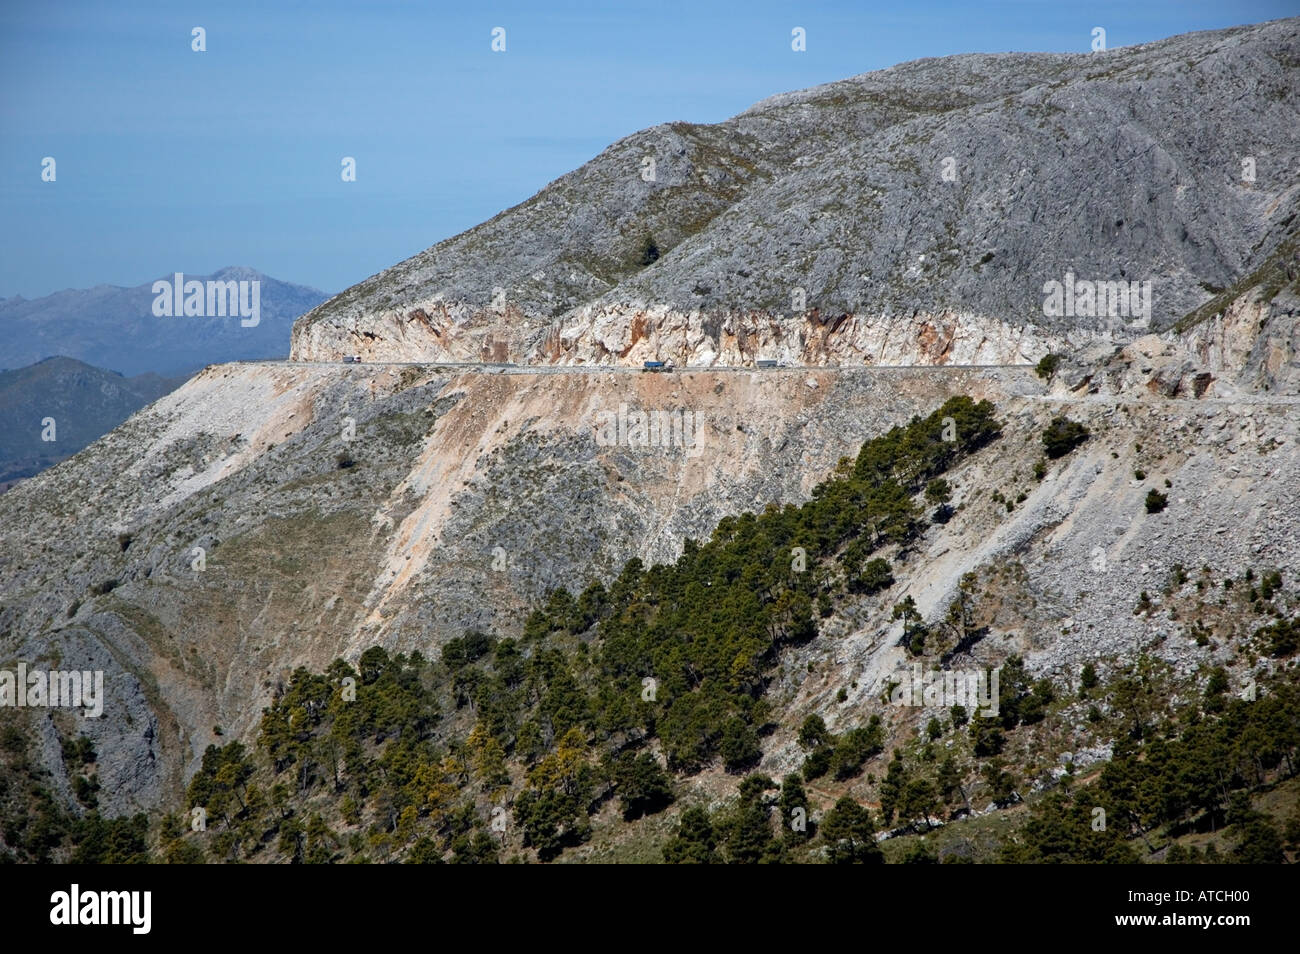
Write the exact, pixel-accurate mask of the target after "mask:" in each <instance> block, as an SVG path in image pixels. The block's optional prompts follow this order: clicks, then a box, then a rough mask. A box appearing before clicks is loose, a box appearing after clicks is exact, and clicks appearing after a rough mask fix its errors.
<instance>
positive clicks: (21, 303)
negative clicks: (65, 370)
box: [0, 267, 326, 376]
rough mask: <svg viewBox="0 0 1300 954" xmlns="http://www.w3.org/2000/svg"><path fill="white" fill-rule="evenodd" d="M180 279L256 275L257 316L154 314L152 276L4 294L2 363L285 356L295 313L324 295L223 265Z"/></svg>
mask: <svg viewBox="0 0 1300 954" xmlns="http://www.w3.org/2000/svg"><path fill="white" fill-rule="evenodd" d="M173 279H174V275H171V274H168V275H163V276H160V280H162V281H166V282H168V283H169V284H170V283H171V282H172V281H173ZM184 279H185V280H186V281H189V280H194V281H201V282H205V283H206V282H208V281H221V282H231V281H234V282H252V281H258V282H260V283H261V285H260V287H259V292H260V294H259V305H260V315H259V318H260V320H259V321H258V322H257V324H256V325H253V326H251V327H248V326H245V324H243V323H242V322H241V320H240V318H239V317H238V316H234V317H230V316H225V317H197V316H190V317H157V316H156V315H155V309H154V307H153V306H154V302H155V300H156V299H157V298H158V295H157V294H155V292H154V290H153V286H154V283H153V282H146V283H145V284H143V285H137V286H135V287H134V288H122V287H119V286H117V285H97V286H96V287H94V288H84V289H68V290H66V291H61V292H55V293H54V294H53V295H46V296H45V297H44V298H37V299H35V300H32V301H29V300H27V299H25V298H22V297H21V296H19V297H16V298H4V299H0V335H2V336H3V340H4V342H5V348H4V351H3V353H0V369H11V368H21V367H24V366H26V365H29V364H33V363H35V362H37V361H41V360H42V359H44V358H48V357H50V356H52V355H64V356H67V357H70V358H76V359H78V360H80V361H88V362H92V363H93V364H94V365H96V366H97V367H102V368H110V369H112V370H113V371H118V372H121V373H122V374H124V375H137V374H143V373H145V372H154V373H156V374H161V375H165V376H175V375H188V374H190V373H192V372H194V371H197V370H198V369H199V368H202V367H203V366H205V365H208V364H214V363H218V362H224V361H240V360H249V359H254V358H278V357H286V356H287V355H288V353H289V333H290V330H291V328H292V327H293V321H294V319H295V318H297V317H298V316H299V315H301V314H303V313H304V312H306V311H309V310H310V309H312V308H314V307H315V306H316V305H318V304H320V303H321V302H322V301H324V300H325V298H326V296H325V294H324V293H323V292H321V291H318V290H317V289H315V288H308V287H306V286H304V285H293V284H290V283H289V282H282V281H279V280H277V279H274V278H271V277H270V276H268V275H264V274H262V273H261V272H259V271H256V270H255V269H252V268H243V267H231V268H223V269H221V270H220V271H218V272H216V273H214V274H212V275H188V274H186V275H185V276H184ZM159 310H161V309H159ZM167 310H168V311H172V310H173V309H167Z"/></svg>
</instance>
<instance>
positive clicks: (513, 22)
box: [0, 0, 1295, 298]
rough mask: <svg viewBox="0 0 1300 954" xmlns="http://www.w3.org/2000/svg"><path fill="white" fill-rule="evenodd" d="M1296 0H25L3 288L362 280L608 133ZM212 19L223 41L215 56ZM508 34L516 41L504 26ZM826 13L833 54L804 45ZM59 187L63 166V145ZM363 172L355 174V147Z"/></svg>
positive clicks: (1253, 18) (1, 138)
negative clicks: (49, 163)
mask: <svg viewBox="0 0 1300 954" xmlns="http://www.w3.org/2000/svg"><path fill="white" fill-rule="evenodd" d="M1294 12H1295V4H1294V2H1293V0H1291V2H1280V0H1278V2H1275V0H1204V2H1200V0H1144V2H1142V3H1137V2H1134V0H1122V2H1093V3H1079V2H1073V0H1047V2H1030V0H1020V2H1013V0H1005V2H998V3H976V2H961V0H957V2H926V0H903V2H899V0H889V2H874V0H871V2H856V3H818V2H807V0H802V2H787V3H774V2H766V0H738V2H734V3H710V2H707V0H693V2H681V3H678V2H664V0H653V2H642V3H634V2H617V3H616V2H605V3H589V2H588V3H584V2H579V0H562V2H556V0H527V2H520V3H477V2H471V3H447V4H443V3H436V2H421V0H398V2H376V0H353V2H347V3H340V2H330V0H311V2H303V3H296V2H274V0H262V2H256V3H241V2H221V3H211V4H206V3H186V2H183V0H168V2H165V3H156V4H155V3H131V2H129V0H121V2H111V3H53V4H48V3H32V4H19V3H8V4H5V5H4V6H3V8H2V9H0V170H3V178H2V179H0V221H2V222H3V228H2V229H0V296H11V295H15V294H22V295H24V296H26V297H28V298H34V297H38V296H41V295H46V294H49V293H50V292H52V291H56V290H59V289H62V288H68V287H86V286H91V285H96V284H100V283H109V284H115V285H135V284H139V283H142V282H145V281H147V280H152V279H154V278H156V277H158V276H160V275H163V274H170V273H172V272H175V271H184V272H190V273H193V274H198V273H207V272H212V271H215V270H216V269H217V268H220V267H221V266H223V265H250V266H253V267H255V268H258V269H261V270H262V271H264V272H266V273H268V274H270V275H273V276H275V277H276V278H281V279H285V280H288V281H295V282H301V283H303V284H308V285H314V286H316V287H318V288H320V289H322V290H324V291H327V292H337V291H340V290H342V289H343V288H345V287H347V286H348V285H351V284H353V283H355V282H358V281H360V280H362V279H364V278H366V277H367V276H369V275H371V274H373V273H375V272H377V271H379V270H380V269H382V268H385V267H387V266H388V265H391V264H393V263H395V262H398V261H400V260H401V259H403V258H406V257H407V256H409V255H412V254H414V253H415V252H418V251H420V250H421V249H424V248H427V247H428V246H430V245H432V244H433V243H434V242H437V241H439V240H441V239H443V238H446V237H447V236H449V235H454V234H455V233H457V232H460V231H462V230H464V229H466V228H468V227H470V226H472V225H474V224H476V223H478V222H480V221H482V220H484V219H486V218H489V217H491V216H493V215H495V214H496V213H497V212H499V211H501V210H502V209H505V208H508V207H509V206H512V205H514V204H516V203H518V202H521V201H523V200H524V199H526V198H528V197H529V196H530V195H532V194H533V193H534V192H536V191H537V190H538V189H540V188H541V187H542V186H544V185H545V184H546V183H547V182H549V181H550V180H551V179H554V178H555V177H556V176H558V175H561V174H562V173H564V172H567V171H568V170H570V169H573V168H574V167H576V166H579V165H581V164H582V163H583V162H585V161H586V160H588V159H590V158H591V157H592V156H594V155H596V154H597V153H598V152H600V151H601V149H603V148H604V147H605V146H606V145H608V144H609V143H611V142H613V141H614V140H615V139H618V138H619V137H621V136H625V135H627V134H628V133H631V132H634V131H636V130H638V129H641V128H644V127H646V126H651V125H654V124H656V123H661V122H670V121H674V120H688V121H692V122H716V121H718V120H721V119H725V118H726V117H728V116H730V115H733V114H734V113H736V112H739V111H740V110H742V109H744V108H745V107H747V106H749V105H751V104H752V103H754V102H755V101H757V100H759V99H763V98H764V97H767V96H770V95H772V94H774V93H778V92H784V91H786V90H791V89H798V88H801V87H805V86H811V85H814V84H817V83H824V82H828V81H830V80H835V79H841V78H843V77H846V76H851V75H853V74H855V73H861V72H865V71H867V70H873V69H879V68H882V67H886V66H890V65H893V64H895V63H899V62H902V61H905V60H910V59H916V58H917V57H922V56H943V55H947V54H950V53H964V52H972V51H987V52H996V51H1005V50H1050V51H1059V52H1086V51H1087V50H1088V49H1089V48H1090V44H1091V42H1092V34H1091V31H1092V29H1093V27H1095V26H1101V27H1103V28H1105V30H1106V39H1107V45H1108V46H1109V47H1111V48H1114V47H1116V46H1123V45H1129V44H1133V43H1142V42H1147V41H1149V40H1155V39H1160V38H1162V37H1165V36H1170V35H1173V34H1176V33H1184V32H1187V31H1189V30H1204V29H1214V28H1219V27H1225V26H1232V25H1236V24H1241V23H1253V22H1259V21H1263V20H1271V19H1275V18H1278V17H1282V16H1287V15H1291V14H1293V13H1294ZM196 26H197V27H203V28H204V29H205V30H206V45H207V51H206V52H202V53H197V52H194V51H193V50H192V49H191V43H192V36H191V30H192V28H194V27H196ZM498 26H499V27H503V28H504V29H505V31H506V34H505V41H506V49H505V52H503V53H494V52H493V51H492V49H491V43H492V30H493V28H494V27H498ZM796 26H798V27H803V28H804V30H805V31H806V34H807V51H806V52H801V53H796V52H794V51H792V50H791V42H790V40H791V30H792V29H793V28H794V27H796ZM46 156H50V157H53V158H54V159H55V162H56V166H55V169H56V175H57V178H56V181H54V182H43V181H42V180H41V171H42V160H43V158H44V157H46ZM345 156H351V157H354V158H355V159H356V171H357V181H355V182H348V183H345V182H343V181H342V180H341V177H340V172H341V161H342V159H343V157H345Z"/></svg>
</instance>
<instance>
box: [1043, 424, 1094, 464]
mask: <svg viewBox="0 0 1300 954" xmlns="http://www.w3.org/2000/svg"><path fill="white" fill-rule="evenodd" d="M1088 436H1089V432H1088V429H1087V428H1086V427H1084V426H1083V425H1082V424H1080V423H1079V422H1078V421H1071V420H1069V419H1068V418H1065V417H1056V418H1053V419H1052V423H1050V424H1048V425H1047V429H1046V430H1045V431H1043V449H1044V450H1045V451H1046V452H1047V456H1048V457H1050V458H1051V459H1052V460H1056V459H1057V458H1059V457H1064V456H1065V455H1066V454H1068V453H1070V451H1072V450H1074V449H1075V448H1076V447H1078V446H1079V445H1080V444H1082V443H1083V442H1084V441H1086V440H1087V439H1088Z"/></svg>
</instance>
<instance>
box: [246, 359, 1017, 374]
mask: <svg viewBox="0 0 1300 954" xmlns="http://www.w3.org/2000/svg"><path fill="white" fill-rule="evenodd" d="M231 363H232V364H248V365H262V366H268V367H283V368H347V369H357V370H364V369H365V368H432V369H434V370H442V369H446V370H448V371H468V372H474V373H480V374H691V373H694V372H709V373H713V372H728V373H734V374H781V373H786V374H803V373H805V372H808V371H837V372H853V371H999V370H1005V369H1008V368H1019V369H1022V370H1033V368H1034V365H1032V364H863V365H791V366H789V367H779V368H755V367H752V366H748V365H716V364H715V365H700V366H698V367H692V366H687V367H681V368H674V369H673V370H672V371H647V370H646V369H644V368H642V367H641V366H640V365H630V364H565V365H549V364H499V363H492V362H488V361H362V362H359V363H356V364H347V363H344V362H342V361H234V362H231Z"/></svg>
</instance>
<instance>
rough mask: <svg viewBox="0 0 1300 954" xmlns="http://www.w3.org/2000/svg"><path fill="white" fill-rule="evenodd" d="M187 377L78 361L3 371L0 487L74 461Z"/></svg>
mask: <svg viewBox="0 0 1300 954" xmlns="http://www.w3.org/2000/svg"><path fill="white" fill-rule="evenodd" d="M187 377H188V376H180V377H173V378H164V377H161V376H159V375H157V374H153V373H146V374H140V375H137V376H135V377H133V378H124V377H122V375H120V374H117V373H116V372H114V371H105V370H104V369H103V368H95V367H92V366H90V365H88V364H85V363H84V362H81V361H77V360H76V359H75V358H48V359H46V360H45V361H41V362H39V363H37V364H34V365H31V366H30V367H26V368H21V369H19V370H17V371H0V489H4V488H7V487H8V486H9V485H10V484H12V483H13V482H14V481H15V480H19V479H21V478H24V477H31V476H33V475H34V474H37V473H39V472H41V471H42V470H44V469H45V468H47V467H52V466H54V465H55V464H57V463H58V462H59V461H61V460H63V459H65V458H67V457H71V456H72V455H73V454H75V453H76V452H77V451H79V450H81V449H82V448H83V447H85V446H87V445H88V444H90V443H92V442H94V441H95V440H98V439H99V438H100V437H101V436H103V435H104V434H106V433H108V432H109V431H111V430H112V429H113V428H115V427H117V425H119V424H121V423H122V422H123V421H125V420H126V419H127V418H128V417H130V416H131V415H132V414H134V413H135V412H136V411H138V410H139V409H140V408H142V407H144V406H145V405H146V404H149V403H150V402H152V401H156V400H157V399H158V398H160V397H162V396H163V395H164V394H167V393H168V392H169V391H172V390H174V389H176V388H178V387H180V386H181V385H182V384H184V383H185V380H186V378H187ZM51 421H52V423H51ZM42 435H44V436H45V437H52V438H53V440H44V439H42Z"/></svg>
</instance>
